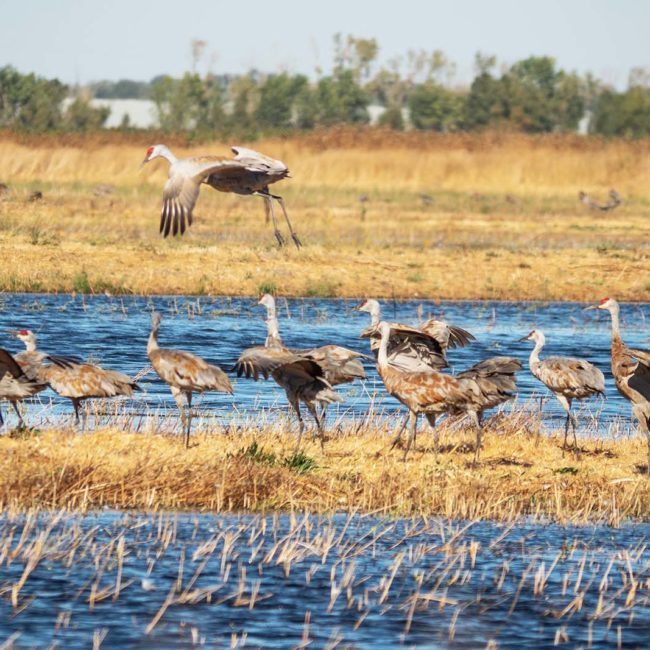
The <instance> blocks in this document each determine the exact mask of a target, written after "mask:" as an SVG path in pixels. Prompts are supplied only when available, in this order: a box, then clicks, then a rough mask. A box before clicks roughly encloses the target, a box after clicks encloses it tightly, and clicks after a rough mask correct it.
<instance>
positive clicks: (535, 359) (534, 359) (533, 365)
mask: <svg viewBox="0 0 650 650" xmlns="http://www.w3.org/2000/svg"><path fill="white" fill-rule="evenodd" d="M544 343H545V341H544V339H537V340H536V341H535V347H534V348H533V350H532V351H531V353H530V358H529V360H528V365H529V366H530V369H531V371H532V372H535V371H536V370H537V368H538V367H539V364H540V363H541V361H540V359H539V353H540V352H541V351H542V348H543V347H544Z"/></svg>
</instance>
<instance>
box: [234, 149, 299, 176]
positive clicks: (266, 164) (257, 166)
mask: <svg viewBox="0 0 650 650" xmlns="http://www.w3.org/2000/svg"><path fill="white" fill-rule="evenodd" d="M231 149H232V152H233V153H234V154H235V160H236V161H237V162H239V163H241V164H242V165H244V166H245V168H246V169H247V170H248V171H251V172H263V173H266V172H273V173H274V174H288V173H289V169H288V168H287V166H286V165H285V164H284V163H283V162H282V161H281V160H275V159H274V158H270V157H269V156H265V155H264V154H263V153H260V152H259V151H254V150H253V149H247V148H246V147H231Z"/></svg>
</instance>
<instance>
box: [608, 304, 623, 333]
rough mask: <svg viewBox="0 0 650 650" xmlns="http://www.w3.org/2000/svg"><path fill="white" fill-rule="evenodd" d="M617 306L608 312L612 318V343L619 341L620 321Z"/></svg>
mask: <svg viewBox="0 0 650 650" xmlns="http://www.w3.org/2000/svg"><path fill="white" fill-rule="evenodd" d="M618 313H619V310H618V306H616V307H613V308H612V309H610V310H609V314H610V316H611V317H612V341H620V340H621V329H620V321H619V317H618Z"/></svg>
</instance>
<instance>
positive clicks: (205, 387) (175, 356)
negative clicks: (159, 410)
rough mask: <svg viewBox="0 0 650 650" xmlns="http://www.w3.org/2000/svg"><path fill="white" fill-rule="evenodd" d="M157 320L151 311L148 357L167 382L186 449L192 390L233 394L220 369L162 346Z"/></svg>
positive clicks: (225, 376)
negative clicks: (176, 410)
mask: <svg viewBox="0 0 650 650" xmlns="http://www.w3.org/2000/svg"><path fill="white" fill-rule="evenodd" d="M160 320H161V317H160V314H159V313H158V312H152V314H151V334H150V335H149V341H148V343H147V356H148V357H149V361H151V365H152V366H153V368H154V370H155V371H156V373H158V376H159V377H160V378H161V379H162V380H163V381H164V382H165V383H166V384H169V387H170V389H171V392H172V395H173V396H174V400H175V401H176V405H177V406H178V410H179V411H180V414H181V422H182V424H183V425H184V427H185V447H186V448H187V447H189V445H190V429H191V426H192V393H205V392H206V391H212V390H216V391H220V392H223V393H229V394H231V395H232V393H233V389H232V384H231V383H230V379H228V377H227V375H226V373H225V372H224V371H223V370H221V368H219V367H218V366H214V365H210V364H209V363H207V362H206V361H204V360H203V359H202V358H201V357H198V356H196V355H195V354H192V353H191V352H182V351H181V350H167V349H164V348H161V347H160V346H159V345H158V330H159V329H160ZM183 395H185V399H186V401H187V415H185V412H184V410H183Z"/></svg>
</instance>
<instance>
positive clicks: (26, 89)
mask: <svg viewBox="0 0 650 650" xmlns="http://www.w3.org/2000/svg"><path fill="white" fill-rule="evenodd" d="M204 49H205V43H204V42H203V41H194V42H193V43H192V52H193V59H194V64H193V66H192V68H193V70H192V71H191V72H187V73H185V74H184V75H183V76H182V77H180V78H173V77H170V76H167V75H163V76H159V77H156V78H154V79H153V80H151V81H150V82H139V81H132V80H120V81H118V82H108V81H104V82H98V83H95V84H91V85H90V86H88V87H87V88H85V89H83V91H82V92H78V89H77V92H76V95H75V98H74V99H73V100H72V101H71V102H68V103H67V105H66V106H65V108H64V107H63V105H64V102H63V100H64V98H65V97H66V96H67V95H69V94H70V91H71V89H69V88H67V87H66V86H65V85H64V84H62V83H61V82H60V81H58V80H56V79H54V80H48V79H42V78H40V77H37V76H35V75H34V74H21V73H19V72H18V71H16V70H14V69H13V68H11V67H9V66H7V67H4V68H0V127H1V128H9V129H19V130H28V131H48V130H63V131H65V130H69V131H90V130H96V129H98V128H101V127H102V126H103V124H104V123H105V121H106V119H107V118H108V115H109V109H107V108H97V107H93V106H92V105H91V103H90V99H91V98H92V97H93V96H94V97H97V98H106V99H110V98H139V99H143V98H146V99H150V100H152V101H153V102H154V104H155V106H156V110H157V116H158V125H157V127H158V128H159V129H160V130H162V131H165V132H173V133H179V132H187V133H190V134H192V135H194V136H196V137H199V138H202V137H211V136H215V135H229V134H237V135H240V136H244V137H250V138H253V137H255V136H257V135H259V134H260V133H269V132H289V131H292V130H307V129H314V128H317V127H328V126H334V125H342V124H353V125H354V124H368V123H369V122H370V111H369V107H371V106H380V107H382V112H381V115H380V116H379V118H378V122H379V124H380V125H383V126H387V127H390V128H393V129H398V130H401V129H405V128H413V129H420V130H429V131H438V132H455V131H480V130H486V129H491V130H508V131H518V132H525V133H552V132H574V131H576V130H577V129H578V128H579V125H580V124H581V122H582V121H583V120H584V124H583V128H584V130H588V131H589V132H591V133H595V134H600V135H604V136H624V137H644V136H648V135H650V72H649V71H648V70H646V69H643V68H638V69H635V70H633V71H632V72H631V74H630V78H629V84H628V88H627V89H626V90H624V91H617V90H615V89H614V88H611V87H608V86H607V85H606V84H604V83H603V82H601V81H599V80H598V79H596V78H595V77H593V76H592V75H590V74H587V75H579V74H577V73H575V72H567V71H565V70H563V69H561V68H559V67H558V65H557V63H556V61H555V60H554V59H553V58H552V57H548V56H531V57H528V58H526V59H524V60H521V61H517V62H515V63H514V64H512V65H508V66H504V65H501V66H498V65H497V60H496V58H495V57H493V56H486V55H484V54H481V53H478V54H477V55H476V57H475V75H474V78H473V80H472V81H471V83H470V84H469V85H468V86H464V87H462V86H459V85H457V84H455V83H454V73H455V65H454V63H453V62H451V61H450V60H449V59H448V58H447V57H446V56H445V55H444V53H443V52H441V51H439V50H434V51H432V52H428V51H424V50H417V51H416V50H413V51H409V52H408V53H407V54H406V55H405V56H403V57H398V58H395V59H393V60H391V61H389V62H387V63H386V64H384V65H379V64H378V53H379V45H378V43H377V41H376V40H375V39H363V38H355V37H353V36H346V37H343V36H341V35H340V34H339V35H336V36H335V38H334V61H333V65H332V68H331V70H330V71H329V72H328V73H327V74H325V73H323V71H322V70H317V75H316V78H315V79H310V78H308V77H307V76H305V75H302V74H294V73H290V72H282V73H277V74H263V73H260V72H258V71H251V72H249V73H248V74H245V75H238V76H236V75H216V74H213V73H211V72H207V73H203V74H200V73H199V72H197V71H196V69H197V67H198V63H199V62H200V59H201V57H202V54H203V51H204ZM128 126H129V125H128V122H126V123H124V124H123V127H124V128H127V127H128Z"/></svg>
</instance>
